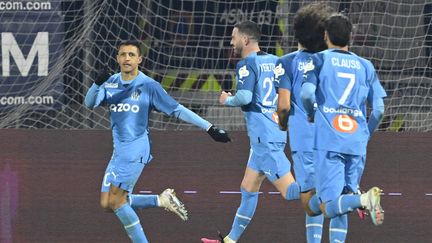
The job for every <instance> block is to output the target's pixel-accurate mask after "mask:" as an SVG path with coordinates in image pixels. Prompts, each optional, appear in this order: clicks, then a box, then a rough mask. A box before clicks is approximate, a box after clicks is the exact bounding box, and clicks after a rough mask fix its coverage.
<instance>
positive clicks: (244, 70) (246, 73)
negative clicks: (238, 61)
mask: <svg viewBox="0 0 432 243" xmlns="http://www.w3.org/2000/svg"><path fill="white" fill-rule="evenodd" d="M238 74H239V78H240V79H242V78H244V77H247V76H249V71H248V70H247V68H246V65H244V66H243V67H241V68H240V69H239V71H238Z"/></svg>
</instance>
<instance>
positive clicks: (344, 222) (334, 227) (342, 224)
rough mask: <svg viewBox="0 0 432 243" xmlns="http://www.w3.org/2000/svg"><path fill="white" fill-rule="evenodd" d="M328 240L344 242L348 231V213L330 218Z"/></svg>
mask: <svg viewBox="0 0 432 243" xmlns="http://www.w3.org/2000/svg"><path fill="white" fill-rule="evenodd" d="M329 228H330V229H329V231H330V242H345V239H346V235H347V232H348V214H343V215H340V216H337V217H334V218H332V219H330V226H329Z"/></svg>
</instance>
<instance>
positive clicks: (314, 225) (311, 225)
mask: <svg viewBox="0 0 432 243" xmlns="http://www.w3.org/2000/svg"><path fill="white" fill-rule="evenodd" d="M307 227H321V228H322V227H323V226H322V224H306V228H307Z"/></svg>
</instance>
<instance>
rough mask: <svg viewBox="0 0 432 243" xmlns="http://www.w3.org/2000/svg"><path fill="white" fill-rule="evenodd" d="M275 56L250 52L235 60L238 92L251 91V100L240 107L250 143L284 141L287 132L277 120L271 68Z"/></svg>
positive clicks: (275, 96) (272, 67)
mask: <svg viewBox="0 0 432 243" xmlns="http://www.w3.org/2000/svg"><path fill="white" fill-rule="evenodd" d="M277 59H278V57H277V56H275V55H271V54H267V53H265V52H258V53H255V52H254V53H252V54H250V55H249V56H247V57H246V58H244V59H242V60H241V61H240V62H239V63H237V71H236V75H237V91H239V90H248V91H250V92H252V94H253V95H252V101H251V102H250V103H249V104H247V105H243V106H241V109H242V111H243V113H244V116H245V119H246V124H247V130H248V135H249V138H250V140H251V143H260V142H261V143H262V142H284V143H285V142H286V136H287V134H286V132H284V131H281V130H280V129H279V126H278V123H277V114H276V105H277V103H276V102H277V94H276V90H275V87H274V68H275V63H276V61H277Z"/></svg>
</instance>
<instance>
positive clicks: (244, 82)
mask: <svg viewBox="0 0 432 243" xmlns="http://www.w3.org/2000/svg"><path fill="white" fill-rule="evenodd" d="M260 35H261V33H260V29H259V27H258V25H257V24H256V23H254V22H252V21H244V22H241V23H238V24H236V25H235V26H234V29H233V31H232V35H231V45H232V46H233V48H234V54H236V55H239V56H240V57H241V58H242V59H241V60H240V61H239V62H238V63H237V68H236V69H237V71H236V75H237V92H236V94H235V95H232V94H231V93H230V92H224V91H223V92H222V93H221V95H220V97H219V103H221V104H223V105H226V106H233V107H241V109H242V111H243V114H244V116H245V119H246V123H247V131H248V136H249V139H250V146H251V148H250V154H249V160H248V163H247V167H246V171H245V174H244V177H243V180H242V182H241V187H240V190H241V202H240V206H239V208H238V209H237V212H236V215H235V217H234V222H233V224H232V227H231V231H230V232H229V234H228V235H227V236H226V237H221V238H223V239H222V241H223V242H225V243H232V242H237V241H238V240H239V239H240V236H241V235H242V233H243V232H244V230H245V229H246V227H247V225H248V224H249V222H250V221H251V220H252V217H253V215H254V212H255V209H256V206H257V203H258V193H259V189H260V187H261V183H262V182H263V181H264V179H265V178H267V179H268V180H270V181H271V182H272V183H273V185H274V186H275V187H276V189H277V190H278V191H279V192H281V195H282V197H283V198H285V199H287V200H295V199H299V197H300V196H299V194H300V192H299V190H300V189H299V186H298V184H297V183H296V182H295V180H294V178H293V175H292V174H291V172H290V170H291V163H290V162H289V160H288V158H287V157H286V155H285V153H284V148H285V144H286V139H287V134H286V132H284V131H281V130H280V129H279V126H278V117H277V114H276V102H277V94H276V90H275V87H274V83H273V82H274V67H275V63H276V61H277V59H278V57H276V56H274V55H271V54H267V53H265V52H263V51H261V50H260V46H259V43H258V42H259V39H260ZM201 241H202V242H204V243H210V242H220V241H218V240H209V239H206V238H202V239H201Z"/></svg>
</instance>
